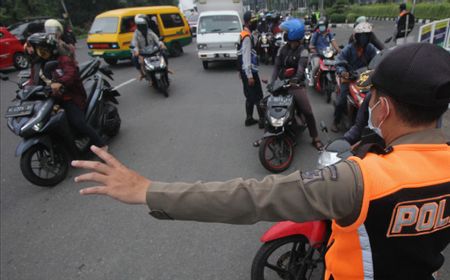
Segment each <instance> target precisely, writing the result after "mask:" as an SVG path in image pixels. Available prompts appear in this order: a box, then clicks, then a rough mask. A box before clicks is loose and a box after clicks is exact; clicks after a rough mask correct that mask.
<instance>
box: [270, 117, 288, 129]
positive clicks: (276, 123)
mask: <svg viewBox="0 0 450 280" xmlns="http://www.w3.org/2000/svg"><path fill="white" fill-rule="evenodd" d="M285 120H286V117H282V118H279V119H277V118H274V117H270V124H271V125H272V126H273V127H282V126H283V124H284V121H285Z"/></svg>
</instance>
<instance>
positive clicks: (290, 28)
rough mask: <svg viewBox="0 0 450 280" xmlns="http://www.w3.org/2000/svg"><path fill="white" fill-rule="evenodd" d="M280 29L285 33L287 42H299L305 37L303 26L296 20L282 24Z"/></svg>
mask: <svg viewBox="0 0 450 280" xmlns="http://www.w3.org/2000/svg"><path fill="white" fill-rule="evenodd" d="M280 28H281V30H283V31H285V32H287V39H288V41H299V40H301V39H303V36H304V35H305V24H304V23H303V21H302V20H299V19H297V18H294V19H290V20H287V21H285V22H283V23H282V24H281V25H280Z"/></svg>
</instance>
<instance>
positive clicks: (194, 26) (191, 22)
mask: <svg viewBox="0 0 450 280" xmlns="http://www.w3.org/2000/svg"><path fill="white" fill-rule="evenodd" d="M187 21H188V24H189V27H190V28H191V34H192V37H195V36H196V35H197V21H198V14H197V13H195V14H191V15H190V16H188V17H187Z"/></svg>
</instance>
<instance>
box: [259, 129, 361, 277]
mask: <svg viewBox="0 0 450 280" xmlns="http://www.w3.org/2000/svg"><path fill="white" fill-rule="evenodd" d="M320 126H321V128H322V131H324V132H326V133H327V132H328V129H327V128H326V126H325V123H324V122H323V121H322V122H321V123H320ZM327 135H328V134H327ZM350 149H351V147H350V144H349V143H348V142H346V141H345V140H342V139H337V140H334V141H330V140H329V141H328V144H327V145H326V146H325V148H324V150H322V151H321V152H320V156H319V159H318V167H319V168H323V167H325V166H329V165H332V164H335V163H337V162H339V161H341V160H343V159H346V158H347V157H349V156H351V155H352V153H351V152H350ZM330 234H331V221H312V222H304V223H296V222H291V221H284V222H279V223H276V224H275V225H273V226H272V227H271V228H270V229H269V230H267V231H266V232H265V233H264V235H263V236H262V237H261V242H262V243H263V245H262V246H261V248H260V249H259V250H258V252H257V253H256V256H255V258H254V259H253V264H252V270H251V279H252V280H264V279H302V280H303V279H311V277H312V276H313V275H314V276H322V275H323V271H322V269H320V268H321V266H322V264H323V263H324V260H325V253H326V251H327V243H328V239H329V238H330Z"/></svg>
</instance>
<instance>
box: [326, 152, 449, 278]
mask: <svg viewBox="0 0 450 280" xmlns="http://www.w3.org/2000/svg"><path fill="white" fill-rule="evenodd" d="M350 160H352V161H354V162H356V163H357V164H358V166H359V167H360V168H361V172H362V176H363V183H364V196H363V202H362V208H361V212H360V214H359V217H358V219H357V220H356V222H354V223H353V224H352V225H349V226H346V227H341V226H339V225H338V224H337V223H336V221H333V225H332V236H331V238H330V241H329V245H330V249H329V251H328V252H327V255H326V262H325V263H326V269H327V271H326V277H325V279H327V280H328V279H335V280H357V279H358V280H359V279H364V280H365V279H433V278H430V277H431V275H432V273H434V272H435V271H437V270H438V269H439V268H440V267H441V266H442V264H443V263H444V257H443V256H442V255H441V251H443V250H444V249H445V247H446V246H447V244H448V243H449V242H450V146H448V145H446V144H426V145H425V144H404V145H398V146H394V147H393V152H391V153H388V154H385V155H377V154H367V156H366V157H365V158H363V159H360V158H356V157H351V158H350Z"/></svg>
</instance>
